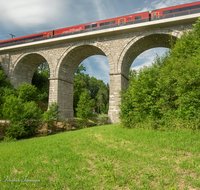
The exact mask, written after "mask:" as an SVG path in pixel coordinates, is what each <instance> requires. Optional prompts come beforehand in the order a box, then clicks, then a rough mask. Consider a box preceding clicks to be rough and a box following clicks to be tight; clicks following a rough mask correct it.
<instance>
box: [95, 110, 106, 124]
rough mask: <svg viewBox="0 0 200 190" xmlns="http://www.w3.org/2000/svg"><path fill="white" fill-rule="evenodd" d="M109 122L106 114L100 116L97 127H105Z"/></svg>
mask: <svg viewBox="0 0 200 190" xmlns="http://www.w3.org/2000/svg"><path fill="white" fill-rule="evenodd" d="M107 121H108V116H107V115H106V114H103V113H102V114H99V115H98V117H97V125H105V124H106V123H107Z"/></svg>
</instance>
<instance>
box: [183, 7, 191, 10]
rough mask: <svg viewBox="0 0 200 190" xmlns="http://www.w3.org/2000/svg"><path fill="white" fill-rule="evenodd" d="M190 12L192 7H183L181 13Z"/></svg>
mask: <svg viewBox="0 0 200 190" xmlns="http://www.w3.org/2000/svg"><path fill="white" fill-rule="evenodd" d="M188 10H190V7H183V8H181V11H188Z"/></svg>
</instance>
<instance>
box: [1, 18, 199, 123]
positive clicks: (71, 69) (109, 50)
mask: <svg viewBox="0 0 200 190" xmlns="http://www.w3.org/2000/svg"><path fill="white" fill-rule="evenodd" d="M198 17H200V14H193V15H186V16H181V17H175V18H169V19H163V20H156V21H151V22H146V23H140V24H133V25H127V26H122V27H118V28H110V29H105V30H99V31H93V32H88V33H82V34H76V35H72V36H65V37H60V38H55V39H49V40H45V41H37V42H32V43H27V44H21V45H15V46H9V47H5V48H1V49H0V62H1V63H2V67H3V69H4V71H5V74H6V75H7V76H8V78H9V79H10V80H11V81H12V83H13V85H14V87H16V88H17V86H18V84H20V83H23V82H27V83H29V84H31V81H32V77H33V74H34V72H35V70H36V69H37V67H38V66H39V65H40V64H42V63H44V62H48V64H49V67H50V79H49V80H50V88H49V103H52V102H57V103H58V105H59V111H60V115H61V116H63V117H64V118H68V119H69V120H73V117H74V115H73V113H74V112H73V78H74V73H75V70H76V68H77V67H78V65H79V64H80V63H81V62H82V61H83V60H84V59H86V58H88V57H90V56H92V55H104V56H106V57H107V58H108V60H109V64H110V71H108V72H109V74H110V95H109V113H108V116H109V121H110V122H111V123H117V122H119V116H118V113H119V111H120V110H119V107H118V105H119V104H120V96H119V91H121V90H122V87H123V86H127V85H128V80H129V69H130V66H131V64H132V62H133V61H134V59H135V58H136V57H137V56H138V55H139V54H141V53H142V52H144V51H146V50H148V49H150V48H154V47H167V48H170V45H169V39H170V38H171V36H172V37H173V38H179V37H180V36H181V35H182V34H183V31H185V30H191V29H192V27H193V26H192V24H194V23H195V21H196V20H197V18H198Z"/></svg>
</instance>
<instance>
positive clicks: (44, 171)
mask: <svg viewBox="0 0 200 190" xmlns="http://www.w3.org/2000/svg"><path fill="white" fill-rule="evenodd" d="M5 176H8V177H7V180H15V181H17V180H19V182H5ZM24 176H27V179H28V180H40V182H22V181H23V180H24ZM0 180H1V182H0V189H73V190H74V189H78V190H80V189H168V188H169V187H171V189H192V188H195V189H200V133H197V132H178V133H175V132H157V131H147V130H141V129H122V128H120V127H119V125H107V126H100V127H93V128H87V129H83V130H78V131H70V132H66V133H61V134H57V135H52V136H48V137H41V138H33V139H28V140H20V141H17V142H10V143H0Z"/></svg>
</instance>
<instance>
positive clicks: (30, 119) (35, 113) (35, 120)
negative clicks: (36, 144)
mask: <svg viewBox="0 0 200 190" xmlns="http://www.w3.org/2000/svg"><path fill="white" fill-rule="evenodd" d="M2 113H3V117H4V119H7V120H10V121H11V124H10V126H9V127H7V128H6V130H5V134H6V136H9V137H13V138H21V137H25V136H30V135H33V134H34V133H35V132H36V131H37V130H38V129H39V127H40V125H41V116H42V111H41V109H40V108H38V106H37V104H36V103H35V102H33V101H31V102H23V100H22V99H21V98H19V97H15V96H14V95H10V96H8V97H7V98H6V100H5V103H4V105H3V109H2Z"/></svg>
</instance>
